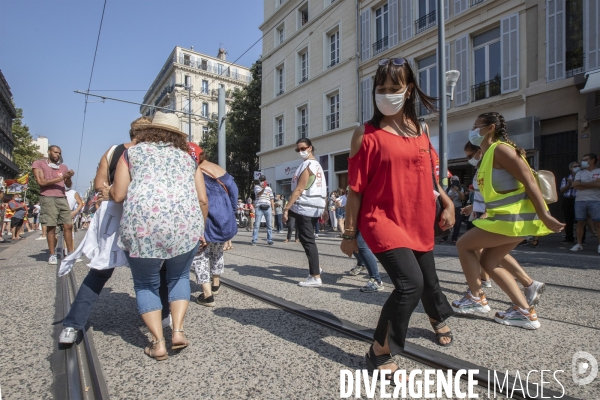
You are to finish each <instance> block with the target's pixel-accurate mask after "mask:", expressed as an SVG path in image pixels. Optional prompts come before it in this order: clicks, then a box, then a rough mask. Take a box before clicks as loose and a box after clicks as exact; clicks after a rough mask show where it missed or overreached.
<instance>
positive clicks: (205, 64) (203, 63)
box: [200, 60, 208, 71]
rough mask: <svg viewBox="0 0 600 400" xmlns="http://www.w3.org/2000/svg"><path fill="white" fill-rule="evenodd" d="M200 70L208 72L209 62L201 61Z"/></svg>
mask: <svg viewBox="0 0 600 400" xmlns="http://www.w3.org/2000/svg"><path fill="white" fill-rule="evenodd" d="M200 68H201V69H203V70H205V71H206V70H207V69H208V61H206V60H200Z"/></svg>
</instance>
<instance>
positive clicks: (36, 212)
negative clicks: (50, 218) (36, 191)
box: [33, 204, 42, 214]
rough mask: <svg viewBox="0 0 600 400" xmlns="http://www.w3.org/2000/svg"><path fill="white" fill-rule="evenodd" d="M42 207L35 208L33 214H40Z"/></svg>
mask: <svg viewBox="0 0 600 400" xmlns="http://www.w3.org/2000/svg"><path fill="white" fill-rule="evenodd" d="M41 209H42V207H40V205H39V204H36V205H34V206H33V214H39V213H40V210H41Z"/></svg>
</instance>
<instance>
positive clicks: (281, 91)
mask: <svg viewBox="0 0 600 400" xmlns="http://www.w3.org/2000/svg"><path fill="white" fill-rule="evenodd" d="M284 93H285V90H283V89H281V90H280V91H279V92H277V94H275V97H279V96H281V95H282V94H284Z"/></svg>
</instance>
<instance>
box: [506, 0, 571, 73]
mask: <svg viewBox="0 0 600 400" xmlns="http://www.w3.org/2000/svg"><path fill="white" fill-rule="evenodd" d="M564 4H565V2H564V1H563V0H546V81H547V82H551V81H555V80H557V79H564V77H565V40H564V37H565V36H564V35H565V12H564ZM503 37H504V36H503ZM503 74H504V71H503ZM503 81H504V79H503Z"/></svg>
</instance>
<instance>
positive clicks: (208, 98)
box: [140, 46, 252, 143]
mask: <svg viewBox="0 0 600 400" xmlns="http://www.w3.org/2000/svg"><path fill="white" fill-rule="evenodd" d="M226 55H227V53H226V51H225V50H224V49H219V53H218V55H217V57H212V56H208V55H206V54H202V53H198V52H196V51H194V49H193V47H192V48H191V49H185V48H183V47H179V46H177V47H175V48H174V49H173V51H172V52H171V54H170V55H169V57H168V58H167V61H166V62H165V64H164V65H163V67H162V68H161V70H160V72H159V73H158V75H157V76H156V78H155V79H154V82H152V85H151V86H150V89H148V92H146V95H145V96H144V101H143V103H144V104H146V105H145V106H141V107H140V112H141V113H142V115H152V114H154V112H155V110H156V109H155V108H154V107H165V108H168V109H171V110H173V111H174V112H176V114H177V115H178V116H179V118H180V120H181V130H182V131H183V132H186V133H187V132H190V128H191V133H192V135H191V136H192V141H193V142H195V143H199V142H200V141H201V140H202V138H203V135H204V134H206V133H207V132H208V127H207V123H208V121H209V120H211V119H216V118H217V110H218V102H217V100H218V89H219V88H220V87H224V88H225V93H226V105H228V104H229V102H230V101H231V99H232V97H233V96H232V94H233V92H234V91H237V90H241V89H242V88H243V87H244V86H246V85H247V84H248V83H249V82H250V81H251V80H252V75H251V74H250V70H249V69H248V68H246V67H244V66H241V65H237V64H233V63H230V62H227V60H226ZM190 85H191V87H192V90H191V99H190V96H189V95H190V93H189V92H188V89H187V88H186V87H188V86H190ZM190 100H191V105H190ZM227 108H228V109H229V107H228V106H227ZM189 110H191V113H192V114H197V115H199V116H192V118H191V122H192V123H191V127H190V124H189V118H188V115H187V114H184V113H181V111H183V112H190V111H189ZM177 111H179V112H177Z"/></svg>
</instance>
